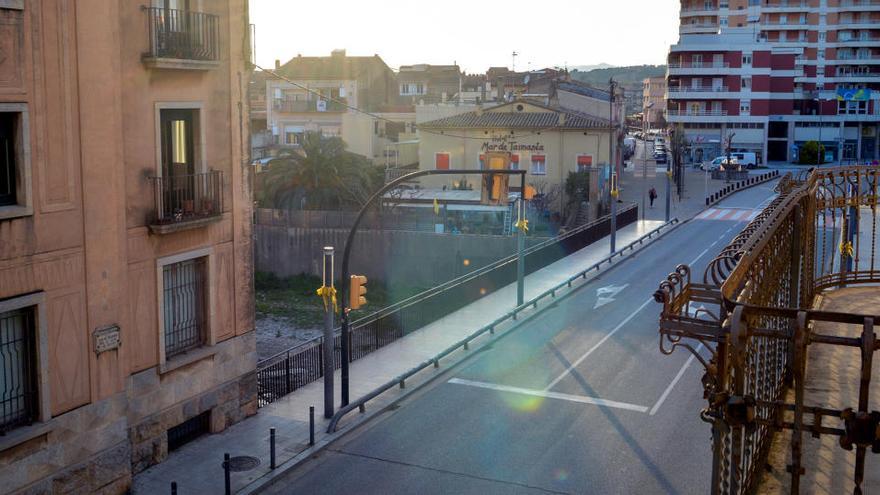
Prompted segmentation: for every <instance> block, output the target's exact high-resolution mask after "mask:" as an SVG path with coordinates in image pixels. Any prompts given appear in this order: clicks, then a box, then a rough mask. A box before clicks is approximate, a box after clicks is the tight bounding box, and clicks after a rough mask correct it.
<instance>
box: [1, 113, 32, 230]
mask: <svg viewBox="0 0 880 495" xmlns="http://www.w3.org/2000/svg"><path fill="white" fill-rule="evenodd" d="M28 129H29V125H28V112H27V105H26V104H24V103H0V220H3V219H4V218H16V217H22V216H27V215H31V214H32V213H33V206H32V204H31V194H30V190H31V167H30V153H29V152H28V149H29V147H30V144H29V139H28Z"/></svg>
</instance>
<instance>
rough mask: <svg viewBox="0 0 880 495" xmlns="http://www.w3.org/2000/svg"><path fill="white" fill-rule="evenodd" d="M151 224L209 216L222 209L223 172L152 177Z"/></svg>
mask: <svg viewBox="0 0 880 495" xmlns="http://www.w3.org/2000/svg"><path fill="white" fill-rule="evenodd" d="M150 180H152V182H153V194H154V196H155V201H156V212H155V218H154V219H153V222H154V224H155V225H167V224H174V223H181V222H189V221H193V220H198V219H202V218H210V217H215V216H218V215H221V214H222V213H223V202H222V185H223V173H222V172H219V171H214V172H208V173H205V174H190V175H169V176H163V177H152V178H151V179H150Z"/></svg>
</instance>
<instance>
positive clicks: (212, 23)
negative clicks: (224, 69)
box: [144, 7, 220, 62]
mask: <svg viewBox="0 0 880 495" xmlns="http://www.w3.org/2000/svg"><path fill="white" fill-rule="evenodd" d="M144 11H145V12H146V13H147V22H148V30H149V33H150V49H149V51H147V52H146V53H145V54H144V59H148V60H149V59H177V60H193V61H201V62H217V61H219V60H220V50H219V38H220V23H219V21H218V17H217V16H216V15H212V14H205V13H202V12H192V11H189V10H175V9H165V8H161V7H144Z"/></svg>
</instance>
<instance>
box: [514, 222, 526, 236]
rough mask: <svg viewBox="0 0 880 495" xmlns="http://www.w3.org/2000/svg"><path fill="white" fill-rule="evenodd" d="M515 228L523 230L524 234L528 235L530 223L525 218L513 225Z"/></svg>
mask: <svg viewBox="0 0 880 495" xmlns="http://www.w3.org/2000/svg"><path fill="white" fill-rule="evenodd" d="M513 226H514V227H516V228H518V229H519V230H521V231H522V233H523V234H526V233H528V231H529V221H528V220H526V219H525V218H521V219H519V220H518V221H517V222H516V223H515V224H513Z"/></svg>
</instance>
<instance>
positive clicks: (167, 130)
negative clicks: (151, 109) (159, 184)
mask: <svg viewBox="0 0 880 495" xmlns="http://www.w3.org/2000/svg"><path fill="white" fill-rule="evenodd" d="M195 112H196V110H192V109H163V110H162V111H161V114H160V115H161V117H160V118H161V124H160V125H161V129H162V176H163V177H179V176H185V175H193V174H195V173H196V169H195V158H194V153H193V148H194V147H195V119H194V118H193V114H194V113H195Z"/></svg>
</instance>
